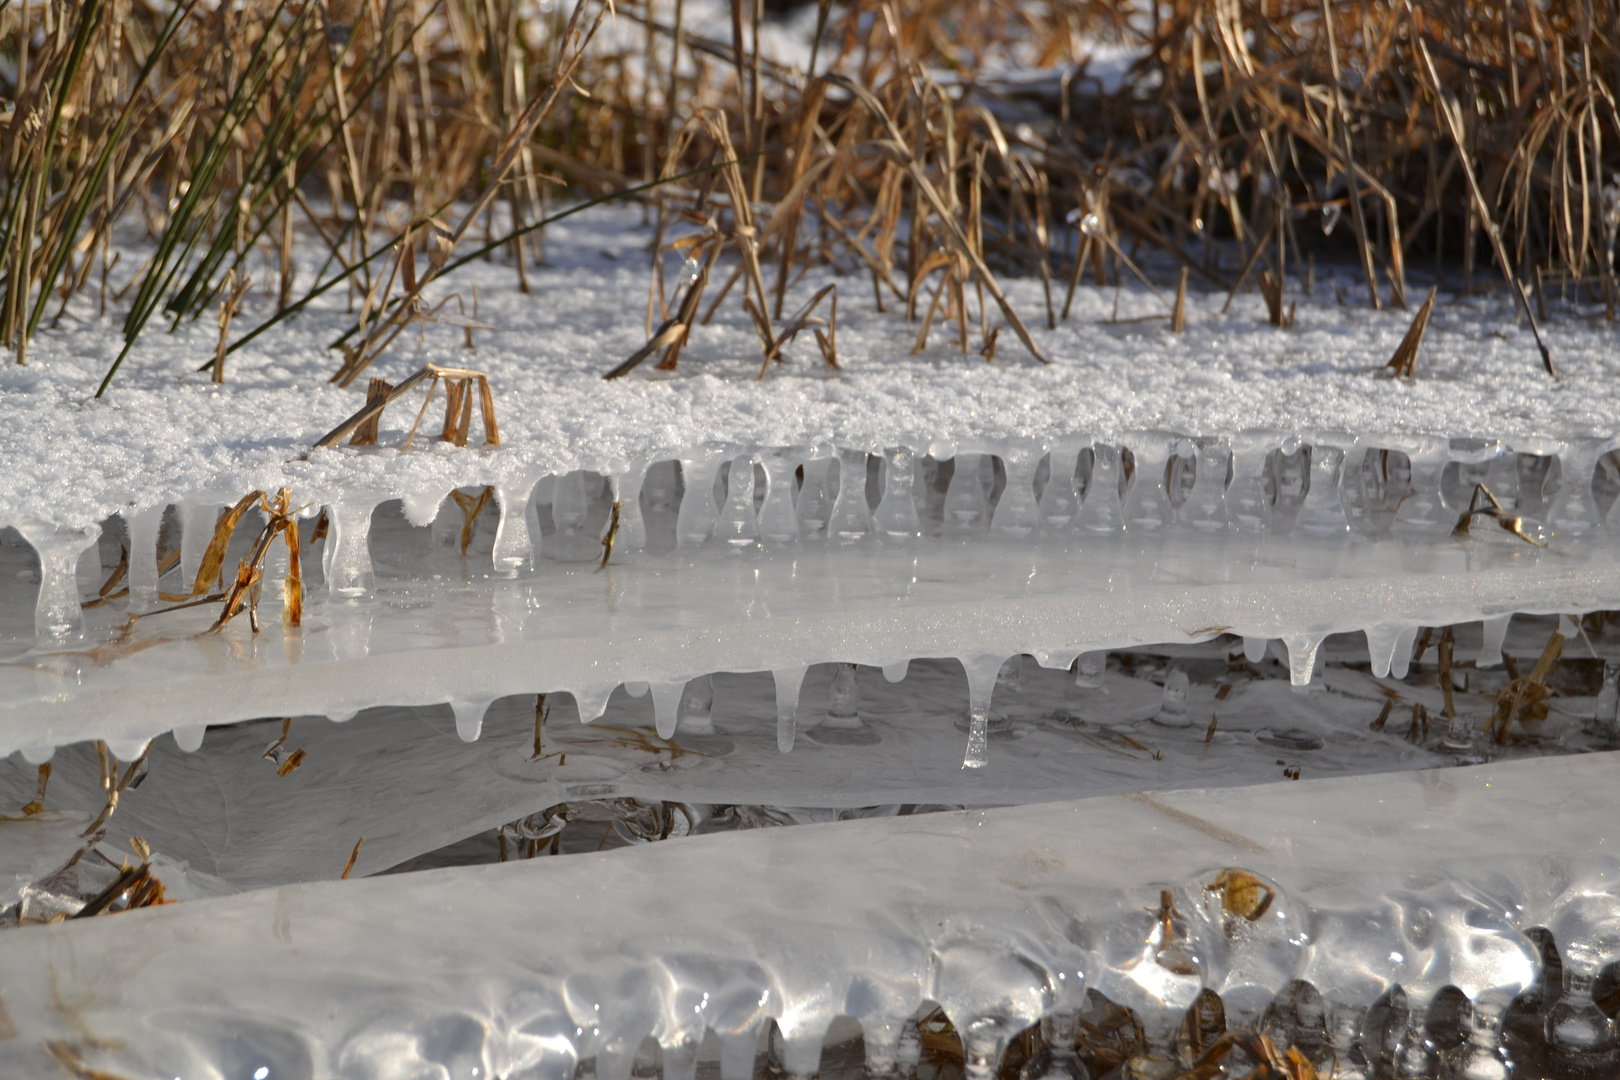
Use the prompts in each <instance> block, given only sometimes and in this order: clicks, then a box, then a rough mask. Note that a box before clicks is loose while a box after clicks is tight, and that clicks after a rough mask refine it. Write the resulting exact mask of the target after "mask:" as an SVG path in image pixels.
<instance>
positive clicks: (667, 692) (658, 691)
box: [652, 682, 686, 739]
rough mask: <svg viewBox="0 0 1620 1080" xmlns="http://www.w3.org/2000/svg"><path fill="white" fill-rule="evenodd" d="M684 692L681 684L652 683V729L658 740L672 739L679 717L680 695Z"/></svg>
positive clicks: (684, 685) (684, 688)
mask: <svg viewBox="0 0 1620 1080" xmlns="http://www.w3.org/2000/svg"><path fill="white" fill-rule="evenodd" d="M685 691H686V684H685V683H683V682H668V683H653V684H652V699H653V727H654V728H655V729H657V731H658V737H659V738H660V739H673V738H674V737H675V728H676V722H677V719H678V718H679V716H680V704H681V695H682V694H683V693H685Z"/></svg>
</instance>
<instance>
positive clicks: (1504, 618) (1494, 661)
mask: <svg viewBox="0 0 1620 1080" xmlns="http://www.w3.org/2000/svg"><path fill="white" fill-rule="evenodd" d="M1512 621H1513V613H1512V612H1511V611H1510V612H1508V613H1507V614H1506V615H1493V616H1492V617H1490V618H1488V619H1484V620H1482V621H1481V623H1480V632H1481V640H1480V643H1479V655H1478V656H1476V657H1475V658H1474V666H1475V667H1476V668H1493V667H1500V666H1501V664H1502V643H1503V642H1504V641H1506V640H1507V632H1508V623H1510V622H1512Z"/></svg>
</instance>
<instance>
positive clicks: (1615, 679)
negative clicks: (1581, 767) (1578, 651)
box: [1592, 662, 1620, 746]
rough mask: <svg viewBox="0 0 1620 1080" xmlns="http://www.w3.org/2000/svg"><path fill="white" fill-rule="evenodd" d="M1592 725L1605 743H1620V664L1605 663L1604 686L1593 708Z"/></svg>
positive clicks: (1610, 744)
mask: <svg viewBox="0 0 1620 1080" xmlns="http://www.w3.org/2000/svg"><path fill="white" fill-rule="evenodd" d="M1592 726H1593V727H1594V728H1595V729H1596V734H1597V736H1598V739H1599V741H1601V742H1603V743H1604V744H1605V745H1609V746H1613V745H1615V744H1616V743H1620V664H1615V663H1612V662H1610V663H1605V664H1604V665H1603V686H1602V687H1601V688H1600V689H1599V690H1598V695H1597V702H1596V703H1595V705H1594V706H1593V708H1592Z"/></svg>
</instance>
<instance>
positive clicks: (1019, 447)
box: [990, 441, 1045, 540]
mask: <svg viewBox="0 0 1620 1080" xmlns="http://www.w3.org/2000/svg"><path fill="white" fill-rule="evenodd" d="M1044 449H1045V448H1044V447H1043V446H1041V445H1040V444H1039V443H1035V442H1023V441H1018V442H1014V443H1012V444H1011V445H1009V446H1008V447H1007V449H1006V452H1005V453H1003V454H1002V456H1001V464H1002V467H1003V468H1004V469H1006V470H1007V486H1006V487H1005V488H1003V489H1002V491H1001V498H1000V499H998V500H997V501H996V513H995V516H994V517H993V518H991V519H990V532H991V533H992V534H993V535H996V536H1002V537H1007V538H1009V539H1012V540H1022V539H1023V538H1024V537H1026V536H1029V535H1030V534H1031V533H1033V532H1034V531H1035V530H1036V529H1037V528H1038V527H1039V526H1040V523H1041V511H1040V507H1039V505H1037V504H1036V502H1035V466H1036V465H1038V464H1040V460H1041V454H1042V452H1043V451H1044Z"/></svg>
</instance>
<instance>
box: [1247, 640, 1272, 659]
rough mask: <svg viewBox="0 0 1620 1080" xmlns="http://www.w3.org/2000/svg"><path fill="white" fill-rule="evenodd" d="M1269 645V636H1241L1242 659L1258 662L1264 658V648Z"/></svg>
mask: <svg viewBox="0 0 1620 1080" xmlns="http://www.w3.org/2000/svg"><path fill="white" fill-rule="evenodd" d="M1270 645H1271V639H1270V638H1263V637H1249V636H1248V635H1244V638H1243V659H1245V660H1247V661H1248V662H1249V663H1251V664H1258V663H1260V661H1262V660H1264V659H1265V658H1266V649H1267V648H1268V647H1269V646H1270Z"/></svg>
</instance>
